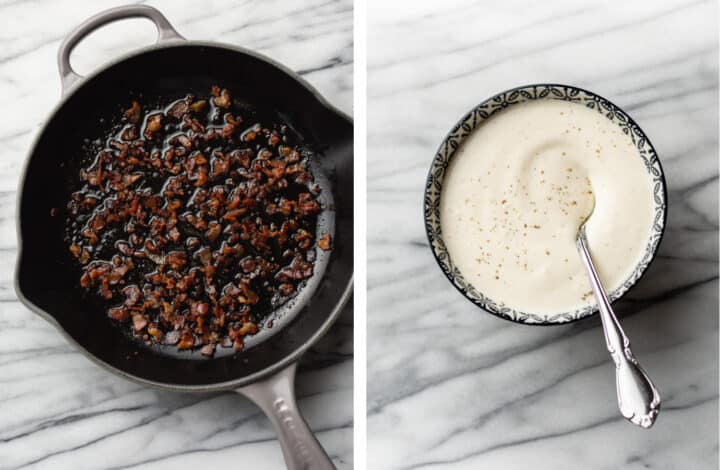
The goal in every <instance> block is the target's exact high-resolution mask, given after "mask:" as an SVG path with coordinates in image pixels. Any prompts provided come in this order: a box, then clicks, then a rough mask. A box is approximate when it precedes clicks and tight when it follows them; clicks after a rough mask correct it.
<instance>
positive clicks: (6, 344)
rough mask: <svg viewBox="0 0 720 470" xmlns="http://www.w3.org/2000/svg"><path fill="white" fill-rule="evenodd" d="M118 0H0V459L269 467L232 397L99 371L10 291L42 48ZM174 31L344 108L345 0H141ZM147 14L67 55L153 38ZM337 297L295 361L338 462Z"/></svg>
mask: <svg viewBox="0 0 720 470" xmlns="http://www.w3.org/2000/svg"><path fill="white" fill-rule="evenodd" d="M123 3H127V2H122V1H108V0H102V1H94V2H76V1H69V0H62V1H57V0H52V1H51V0H28V1H17V0H15V1H13V0H11V1H6V2H0V26H2V27H0V96H2V98H3V107H2V109H3V112H1V113H0V140H2V142H3V145H2V147H1V148H0V305H1V306H2V313H1V314H0V468H2V469H17V468H28V469H53V470H54V469H73V470H75V469H92V470H96V469H119V468H134V469H155V468H173V467H174V468H200V467H202V468H229V467H230V466H232V467H237V468H258V469H264V468H267V469H276V468H282V465H283V464H282V462H283V460H282V454H281V452H280V448H279V446H278V444H277V442H276V439H275V436H274V433H273V431H272V429H271V427H270V424H269V422H268V421H267V419H266V418H265V417H264V416H263V415H262V414H261V413H260V411H259V409H257V408H256V407H254V406H253V405H251V404H250V403H249V402H248V401H247V400H245V399H244V398H242V397H240V396H239V395H236V394H232V393H226V394H215V395H184V394H173V393H165V392H158V391H155V390H152V389H149V388H145V387H142V386H139V385H135V384H132V383H129V382H127V381H124V380H122V379H120V378H118V377H115V376H113V375H110V374H109V373H108V372H106V371H104V370H101V369H100V368H98V367H97V366H95V365H94V364H92V363H91V362H90V361H88V360H87V359H86V358H85V357H84V356H82V355H81V354H79V353H78V352H77V351H75V350H74V348H73V347H71V346H70V345H69V344H67V343H66V342H65V340H64V339H63V338H62V337H61V336H60V334H59V333H58V332H57V331H55V330H54V328H53V327H52V326H50V325H49V324H48V323H46V322H45V321H43V320H42V319H40V318H39V317H37V316H35V315H34V314H32V313H31V312H30V311H29V310H27V309H26V308H24V307H23V306H22V305H21V304H19V303H18V302H17V300H16V297H15V293H14V291H13V288H12V276H13V273H12V271H13V265H14V262H15V256H16V246H17V243H16V236H15V221H14V211H15V189H16V186H17V183H18V178H19V174H20V169H21V167H22V164H23V161H24V159H25V157H26V155H27V151H28V150H29V146H30V144H31V141H32V138H33V136H34V135H35V134H36V133H37V131H38V129H39V126H40V125H41V123H42V122H43V121H44V119H46V117H47V116H48V114H49V112H50V110H51V109H52V107H53V106H54V105H55V104H56V103H57V102H58V100H59V97H60V81H59V78H58V76H57V68H56V62H55V54H56V52H57V48H58V45H59V42H60V40H61V39H62V38H63V37H64V35H65V34H66V33H67V32H68V31H69V29H70V28H72V27H74V26H75V25H77V24H79V23H80V22H81V21H83V20H85V19H86V18H87V17H89V16H91V15H92V14H94V13H97V12H99V11H101V10H103V9H106V8H110V7H112V6H116V5H119V4H123ZM148 3H149V4H151V5H153V6H155V7H157V8H159V9H160V10H161V11H162V12H163V13H164V14H165V15H166V16H167V17H168V18H169V19H170V21H171V22H172V23H173V25H174V26H175V27H176V28H177V30H178V31H179V32H180V33H181V34H183V35H184V36H185V37H187V38H192V39H205V40H215V41H222V42H228V43H231V44H236V45H241V46H244V47H247V48H251V49H255V50H257V51H259V52H261V53H263V54H266V55H268V56H270V57H272V58H273V59H276V60H278V61H280V62H283V63H284V64H286V65H287V66H288V67H290V68H292V69H294V70H297V71H300V73H301V74H302V75H303V76H304V77H305V78H306V79H307V80H308V81H310V82H311V83H312V84H313V85H314V86H315V87H317V88H318V89H319V91H320V92H321V93H322V94H323V95H324V96H325V97H326V98H328V100H329V101H330V102H332V103H333V104H335V105H336V106H338V107H339V108H340V109H342V110H343V111H345V112H347V113H351V112H352V53H353V52H352V51H353V35H352V27H353V11H352V9H353V5H352V2H351V1H348V0H340V1H331V2H324V1H319V0H309V1H306V2H303V3H302V4H299V2H292V1H286V0H272V1H264V2H249V1H244V2H234V1H207V2H206V1H202V2H199V1H198V2H194V1H170V0H161V1H151V2H148ZM154 38H155V30H154V27H153V25H152V24H151V23H150V22H147V21H144V20H131V21H126V22H123V23H121V24H116V25H111V26H108V27H106V28H104V29H103V30H101V31H98V32H97V33H94V34H92V35H91V36H90V37H88V38H87V39H86V40H85V41H84V42H82V43H81V44H80V45H79V46H78V48H77V50H76V53H74V54H73V56H72V61H73V65H74V66H75V67H76V68H77V70H78V71H79V72H81V73H87V72H88V71H90V70H92V69H93V68H94V67H96V66H98V65H100V64H101V63H102V62H103V61H105V60H107V59H110V58H112V57H115V56H117V55H118V54H120V53H124V52H126V51H130V50H132V49H134V48H138V47H141V46H143V45H146V44H149V43H151V42H153V41H154ZM352 330H353V317H352V307H351V306H349V307H348V308H347V309H346V311H345V313H344V314H343V316H342V317H341V319H340V320H339V322H338V323H337V324H336V325H335V326H334V328H333V330H332V331H331V333H330V334H329V335H328V336H327V337H326V338H324V339H323V341H322V342H321V343H320V344H318V345H317V346H316V347H315V348H314V349H313V351H312V352H311V353H309V354H308V355H307V356H306V357H305V359H304V360H303V361H302V365H301V368H302V372H301V373H300V375H299V376H298V380H297V388H298V395H299V396H300V408H301V409H302V410H303V412H304V414H305V416H306V417H307V419H308V421H309V424H310V426H311V427H312V428H313V429H315V430H316V431H317V435H318V438H319V440H320V441H321V442H322V444H323V445H324V446H325V448H326V449H327V451H328V453H329V454H330V455H331V457H332V458H333V460H334V462H335V464H336V465H337V466H338V468H339V469H350V468H352V467H353V465H352V425H353V407H352V383H353V381H352V373H353V367H352V364H353V345H352Z"/></svg>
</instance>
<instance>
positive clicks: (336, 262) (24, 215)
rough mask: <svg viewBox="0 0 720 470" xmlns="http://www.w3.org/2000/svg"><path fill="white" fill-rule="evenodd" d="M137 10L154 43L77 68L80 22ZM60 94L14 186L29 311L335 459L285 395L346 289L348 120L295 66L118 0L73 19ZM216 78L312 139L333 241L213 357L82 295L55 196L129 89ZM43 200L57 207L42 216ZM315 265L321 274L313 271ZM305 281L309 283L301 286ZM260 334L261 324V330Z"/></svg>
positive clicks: (140, 374) (139, 369)
mask: <svg viewBox="0 0 720 470" xmlns="http://www.w3.org/2000/svg"><path fill="white" fill-rule="evenodd" d="M131 17H144V18H148V19H150V20H152V21H153V22H154V23H155V25H156V27H157V29H158V33H159V35H158V42H157V44H155V45H153V46H150V47H148V48H145V49H143V50H140V51H137V52H134V53H132V54H129V55H126V56H124V57H122V58H120V59H118V60H115V61H114V62H112V63H110V64H108V65H106V66H103V67H102V68H101V70H99V71H96V72H94V73H93V74H92V75H90V76H88V77H81V76H79V75H78V74H77V73H75V72H74V71H73V70H72V68H71V66H70V62H69V55H70V51H71V50H72V49H73V48H74V47H75V45H76V44H77V43H78V42H79V41H80V40H81V39H82V38H84V37H85V36H86V35H87V34H88V33H90V32H91V31H93V30H95V29H96V28H98V27H100V26H102V25H105V24H107V23H110V22H112V21H115V20H119V19H124V18H131ZM58 66H59V69H60V76H61V79H62V87H63V98H62V100H61V102H60V103H59V104H58V105H57V106H56V108H55V110H54V111H53V112H52V114H51V115H50V117H49V119H48V120H47V122H46V123H45V126H44V128H43V129H42V130H41V132H40V133H39V135H38V137H37V139H36V141H35V143H34V145H33V147H32V150H31V151H30V156H29V158H28V160H27V162H26V167H25V171H24V176H23V177H22V180H21V184H20V189H19V191H18V194H19V196H18V215H17V217H18V220H17V224H18V239H19V245H20V248H19V250H20V252H19V255H18V262H17V269H16V275H15V289H16V291H17V294H18V297H19V298H20V300H21V301H22V302H23V303H24V304H25V305H26V306H28V307H29V308H30V309H31V310H33V311H34V312H36V313H37V314H39V315H40V316H42V317H43V318H45V319H46V320H47V321H49V322H50V323H52V324H53V325H55V326H56V327H57V328H58V329H59V330H60V332H62V333H63V334H64V335H65V336H66V337H67V338H68V340H69V341H70V342H71V343H74V344H75V345H77V346H78V348H79V349H80V351H82V352H83V353H84V354H85V355H86V356H87V357H88V358H90V359H91V360H93V361H94V362H96V363H97V364H99V365H100V366H102V367H104V368H106V369H107V370H109V371H111V372H113V373H115V374H117V375H120V376H122V377H125V378H127V379H129V380H132V381H135V382H139V383H141V384H146V385H150V386H154V387H158V388H161V389H165V390H173V391H187V392H210V391H219V390H235V391H237V392H239V393H241V394H243V395H245V396H247V397H248V398H250V399H251V400H252V401H254V402H255V403H256V404H257V405H258V406H259V407H260V408H262V409H263V411H264V412H265V413H266V414H267V415H268V417H269V418H270V420H271V421H272V423H273V425H274V427H275V429H276V431H277V433H278V435H279V440H280V444H281V446H282V448H283V454H284V456H285V460H286V462H287V465H288V468H290V469H293V470H295V469H306V468H313V469H331V468H334V467H333V465H332V463H331V461H330V459H329V458H328V457H327V455H326V454H325V452H324V451H323V449H322V447H320V445H319V443H318V442H317V440H316V439H315V437H314V436H313V435H312V432H311V431H310V429H309V428H308V427H307V424H305V422H304V420H303V418H302V416H301V415H300V413H299V411H298V409H297V405H296V403H295V398H294V386H293V383H294V377H295V369H296V362H297V360H298V359H299V358H300V356H301V355H302V354H303V353H304V352H305V351H306V350H308V348H310V347H311V346H312V345H313V344H314V343H315V342H316V341H317V340H318V339H319V338H320V337H321V336H322V335H323V334H324V333H325V332H327V331H328V329H329V328H330V326H331V324H332V323H333V321H334V320H335V319H336V318H337V316H338V315H339V313H340V311H341V310H342V307H343V306H344V305H345V303H346V302H347V300H348V298H349V297H350V295H351V292H352V273H353V221H352V210H353V167H352V159H353V154H352V148H353V147H352V145H353V128H352V122H351V120H350V119H349V118H348V117H347V116H346V115H344V114H343V113H341V112H340V111H338V110H337V109H335V108H334V107H332V106H331V105H330V104H329V103H327V102H326V101H325V100H324V99H323V98H322V97H321V96H320V95H319V94H318V92H317V91H316V90H315V89H313V88H312V87H311V86H310V85H308V84H307V83H306V82H305V81H304V80H303V79H302V78H300V77H299V76H297V75H296V74H295V73H293V72H292V71H290V70H288V69H287V68H285V67H283V66H282V65H280V64H277V63H275V62H273V61H272V60H270V59H268V58H266V57H263V56H261V55H259V54H257V53H255V52H252V51H249V50H246V49H242V48H238V47H234V46H229V45H224V44H217V43H210V42H201V41H185V40H184V38H183V37H182V36H180V35H179V34H178V33H177V32H176V31H175V30H174V29H173V27H172V26H171V25H170V23H169V22H168V21H167V19H166V18H165V17H164V16H163V15H162V14H161V13H160V12H159V11H158V10H156V9H154V8H151V7H148V6H141V5H133V6H124V7H119V8H114V9H111V10H107V11H105V12H102V13H100V14H98V15H96V16H94V17H92V18H90V19H89V20H87V21H86V22H84V23H83V24H81V25H80V26H79V27H78V28H76V29H75V30H74V31H73V32H72V33H70V35H69V36H68V37H67V38H66V39H65V41H64V42H63V44H62V45H61V46H60V50H59V53H58ZM214 84H218V85H220V86H223V87H227V88H229V89H230V90H231V91H232V92H233V95H234V96H235V95H236V94H237V93H239V94H240V95H242V98H243V99H246V100H249V101H251V102H252V103H253V104H254V105H255V106H257V107H258V109H266V110H272V112H273V113H275V115H277V116H279V117H280V118H281V119H282V120H283V121H285V122H288V123H289V124H290V126H291V127H292V128H294V129H295V130H296V131H297V133H298V134H299V135H300V136H301V138H302V139H303V140H304V141H307V142H310V143H314V144H316V145H318V146H321V148H322V150H321V151H320V153H319V154H318V155H317V158H316V159H315V160H313V162H311V165H312V168H313V170H314V172H315V174H316V178H318V179H319V180H320V183H321V186H323V193H324V194H325V195H326V199H325V201H324V203H325V206H326V207H325V210H324V211H323V213H322V214H321V216H322V217H323V218H324V220H325V223H327V224H328V225H329V226H330V227H332V226H333V225H334V236H333V245H334V246H333V249H332V251H331V252H330V254H329V256H327V259H325V260H323V262H322V266H320V267H319V269H317V270H316V271H317V272H318V274H317V275H316V276H314V278H313V279H311V280H310V282H309V285H308V286H307V287H306V288H303V289H301V290H300V293H299V294H298V296H297V297H296V298H295V299H294V302H293V303H292V305H291V306H290V307H289V308H287V309H286V311H284V312H280V313H278V312H276V313H275V316H276V318H275V321H274V323H275V324H274V326H273V328H272V332H270V333H265V336H264V337H259V338H258V340H256V341H255V342H254V344H249V347H248V348H247V349H245V350H244V351H242V352H240V353H238V354H232V355H224V356H223V355H218V356H219V357H216V358H214V359H204V360H201V359H199V358H198V356H197V354H192V353H187V354H169V353H168V351H165V350H162V349H152V348H146V347H144V346H142V345H141V344H139V343H137V342H136V341H134V340H133V339H132V338H130V337H128V336H126V335H124V334H123V333H122V332H121V330H120V329H119V328H117V327H116V326H114V325H113V324H112V323H111V321H110V320H109V319H108V318H107V317H106V316H105V315H104V313H103V311H102V310H99V309H98V308H97V306H94V305H91V304H90V303H88V301H87V300H84V299H83V297H82V296H81V293H82V292H81V289H80V287H79V282H78V277H77V275H76V273H75V272H74V271H73V265H72V262H71V259H70V256H69V254H68V249H67V247H66V246H65V244H64V243H63V235H62V234H63V221H64V218H65V217H64V212H63V207H64V205H65V201H67V197H68V194H69V191H70V188H69V186H70V185H69V184H68V182H70V181H73V180H74V179H75V178H76V176H77V174H78V173H77V172H78V168H79V161H78V159H79V155H81V153H82V152H81V146H82V144H83V140H84V139H85V138H94V137H95V136H99V135H103V134H104V133H105V131H106V130H107V129H105V128H104V127H107V122H106V121H104V120H105V119H107V118H109V117H111V116H114V115H117V110H118V106H122V105H125V104H126V103H128V102H129V101H128V100H129V96H130V94H134V95H135V96H137V95H142V96H143V97H148V98H152V97H157V96H170V97H173V96H174V95H178V94H184V93H185V92H187V91H191V92H195V93H197V94H198V95H199V94H207V92H208V90H209V89H210V87H211V86H212V85H214ZM52 208H59V210H60V213H59V214H56V215H54V216H53V215H51V209H52ZM323 270H324V273H323V272H322V271H323ZM310 284H314V285H310ZM258 336H260V335H258Z"/></svg>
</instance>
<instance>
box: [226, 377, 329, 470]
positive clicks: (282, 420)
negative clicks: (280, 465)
mask: <svg viewBox="0 0 720 470" xmlns="http://www.w3.org/2000/svg"><path fill="white" fill-rule="evenodd" d="M296 370H297V363H295V364H292V365H290V366H288V367H286V368H285V369H283V370H282V371H280V372H278V373H277V374H275V375H273V376H271V377H270V378H267V379H265V380H262V381H260V382H255V383H253V384H250V385H247V386H245V387H242V388H239V389H237V390H236V391H237V392H238V393H240V394H241V395H244V396H246V397H247V398H249V399H250V400H251V401H252V402H254V403H255V404H256V405H257V406H259V407H260V408H261V409H262V410H263V411H264V412H265V414H266V415H267V417H268V418H269V419H270V422H272V424H273V427H274V428H275V432H277V435H278V439H279V441H280V446H281V447H282V451H283V456H284V457H285V464H286V465H287V468H288V470H335V465H333V463H332V461H331V460H330V457H328V455H327V454H326V453H325V450H324V449H323V448H322V446H321V445H320V443H319V442H318V440H317V439H316V438H315V435H314V434H313V432H312V431H311V430H310V428H309V427H308V425H307V423H306V422H305V420H304V419H303V417H302V415H301V414H300V410H299V409H298V406H297V403H296V402H295V385H294V384H295V371H296Z"/></svg>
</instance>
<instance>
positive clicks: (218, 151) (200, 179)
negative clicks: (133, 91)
mask: <svg viewBox="0 0 720 470" xmlns="http://www.w3.org/2000/svg"><path fill="white" fill-rule="evenodd" d="M206 98H207V99H200V100H196V99H195V97H194V96H192V95H187V96H186V97H185V98H183V99H179V100H176V101H174V102H172V103H171V104H170V105H169V106H167V107H166V108H165V109H164V110H162V109H161V110H158V109H152V110H148V111H146V112H145V113H143V111H142V109H141V107H140V105H139V103H137V102H136V101H133V102H132V106H131V107H130V108H129V109H128V110H126V111H125V121H123V122H122V123H121V124H119V125H118V127H116V128H115V129H114V130H113V133H112V134H111V135H107V136H90V137H99V140H100V141H105V142H107V146H106V148H104V149H102V150H100V151H99V152H98V153H97V154H95V155H86V156H85V157H86V158H85V160H84V161H86V162H88V163H87V165H86V166H85V167H84V168H82V169H81V170H80V172H79V173H80V174H79V178H78V181H77V187H76V191H75V192H74V193H72V194H71V197H70V198H69V201H68V203H67V205H66V208H67V211H66V214H67V219H66V242H67V247H68V250H69V252H70V253H69V256H71V257H72V259H75V260H77V263H78V266H79V267H80V269H81V275H80V279H79V282H80V285H81V286H82V287H83V288H84V289H86V290H88V291H90V292H92V293H94V294H95V295H97V296H98V297H99V298H101V299H105V301H104V302H105V305H106V312H107V315H108V316H109V317H110V318H111V319H113V320H115V321H117V322H120V323H122V324H123V325H124V326H125V327H126V328H128V329H129V330H131V331H132V332H133V333H134V334H135V335H136V337H138V338H139V339H140V340H142V341H143V342H144V343H146V344H153V343H156V344H163V345H169V346H173V347H176V348H178V349H181V350H184V349H195V348H197V349H199V351H200V353H201V354H203V355H205V356H209V357H211V356H213V355H214V354H215V352H216V349H217V347H224V348H230V347H233V348H235V349H236V350H240V349H243V348H244V347H245V337H246V336H247V335H252V334H255V333H257V331H258V328H259V327H258V325H259V324H262V321H263V318H264V317H265V316H266V315H268V314H269V313H270V312H271V311H272V310H273V309H275V308H276V307H277V306H279V305H280V304H281V303H282V302H285V301H287V299H288V298H290V297H291V296H293V295H295V293H297V291H298V290H299V289H300V288H301V286H302V285H303V282H304V280H305V279H307V278H309V277H310V276H312V274H313V265H312V262H313V260H314V256H315V251H314V250H313V246H315V245H317V246H318V248H320V249H323V250H325V249H329V248H330V238H329V235H328V234H323V235H322V236H321V237H320V239H319V240H318V241H317V243H315V234H316V223H317V214H318V212H320V211H321V210H322V208H321V206H320V204H319V202H318V200H317V195H318V194H319V190H315V189H314V188H315V187H316V184H315V183H314V181H313V176H312V174H311V173H310V171H309V169H308V159H309V158H311V155H312V154H311V153H310V152H308V151H303V150H302V149H301V148H300V147H298V146H297V145H295V143H293V138H294V137H293V135H289V134H288V132H289V131H288V127H287V126H285V125H283V124H273V125H270V126H268V127H265V126H264V125H263V123H251V124H250V125H244V124H243V118H244V117H245V118H247V116H243V115H242V114H243V113H244V112H246V108H242V107H240V106H237V105H235V104H234V103H233V100H232V97H231V96H230V92H229V91H228V90H226V89H221V88H219V87H214V88H213V90H212V96H211V97H206ZM206 111H210V112H208V113H206ZM220 117H222V118H223V120H224V122H223V124H222V125H218V124H219V119H220ZM143 123H144V124H143ZM148 140H152V142H148ZM161 149H162V150H161ZM89 162H92V163H89ZM266 324H267V322H266Z"/></svg>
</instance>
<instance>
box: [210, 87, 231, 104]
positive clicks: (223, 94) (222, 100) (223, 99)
mask: <svg viewBox="0 0 720 470" xmlns="http://www.w3.org/2000/svg"><path fill="white" fill-rule="evenodd" d="M213 91H215V90H214V89H213ZM213 95H214V97H213V100H212V101H213V103H215V106H217V107H218V108H223V109H227V108H229V107H230V105H231V104H232V98H230V92H229V91H228V90H227V88H223V89H222V91H220V93H219V94H217V95H216V94H215V93H213Z"/></svg>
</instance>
